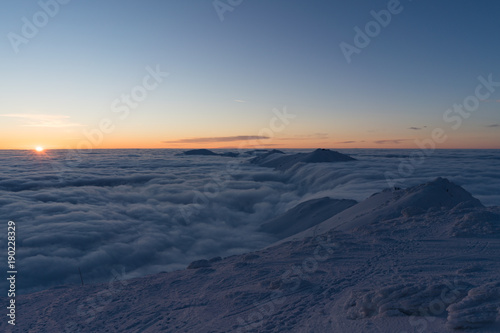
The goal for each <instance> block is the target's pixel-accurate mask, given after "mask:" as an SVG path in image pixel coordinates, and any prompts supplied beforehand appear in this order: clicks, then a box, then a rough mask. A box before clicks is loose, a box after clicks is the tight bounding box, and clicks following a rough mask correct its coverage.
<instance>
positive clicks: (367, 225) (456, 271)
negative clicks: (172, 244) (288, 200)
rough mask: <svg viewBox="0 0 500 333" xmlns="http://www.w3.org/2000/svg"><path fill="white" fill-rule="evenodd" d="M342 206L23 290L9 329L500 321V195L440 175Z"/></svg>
mask: <svg viewBox="0 0 500 333" xmlns="http://www.w3.org/2000/svg"><path fill="white" fill-rule="evenodd" d="M327 200H328V199H327ZM327 200H325V199H316V200H315V201H310V202H306V203H304V204H301V205H299V206H297V207H295V208H293V209H292V210H291V212H292V213H293V214H290V215H288V216H289V218H290V219H291V222H293V223H291V224H292V225H295V224H299V226H300V227H301V228H302V227H304V225H302V226H301V225H300V222H301V221H302V220H304V217H305V216H307V214H305V213H307V212H311V213H312V212H313V211H318V212H321V211H325V210H326V208H325V207H326V206H323V204H324V202H327ZM329 200H331V199H329ZM329 202H331V203H332V204H333V205H335V204H336V203H338V202H337V201H329ZM316 205H318V206H316ZM356 207H357V208H356ZM339 211H340V212H338V213H337V212H335V211H333V210H332V211H331V212H333V214H335V215H334V216H332V217H329V218H327V219H326V220H325V221H323V222H321V223H319V224H318V223H316V222H317V221H314V223H316V225H314V226H313V227H311V228H309V229H306V230H305V231H302V232H301V233H299V234H297V235H293V236H291V237H289V238H287V239H285V240H281V241H278V242H277V243H275V244H274V245H272V246H270V247H267V248H265V249H262V250H260V251H256V252H252V253H248V254H244V255H238V256H231V257H227V258H223V259H221V258H213V259H209V258H207V260H200V261H197V262H194V263H192V264H191V265H190V267H189V269H185V270H180V271H175V272H171V273H160V274H155V275H151V276H147V277H144V278H137V279H132V280H122V279H121V278H120V276H121V275H120V274H114V275H115V277H114V278H113V279H111V280H110V281H109V282H108V283H105V284H94V285H85V286H83V287H82V286H63V287H58V288H53V289H49V290H45V291H41V292H38V293H33V294H28V295H21V296H19V297H18V298H17V303H16V306H17V309H18V311H17V313H16V314H18V318H17V320H16V327H14V328H12V329H11V331H12V332H27V331H33V332H106V331H108V332H162V331H164V332H400V333H403V332H463V331H465V332H498V331H499V329H500V312H499V311H500V282H499V281H498V276H499V273H500V261H499V260H498V258H499V257H500V207H484V206H483V205H482V204H481V203H480V202H479V201H477V200H476V199H475V198H474V197H473V196H472V195H471V194H469V193H468V192H466V191H465V190H463V189H462V188H461V187H459V186H457V185H455V184H453V183H451V182H449V181H448V180H446V179H442V178H438V179H436V180H434V181H432V182H429V183H426V184H422V185H419V186H415V187H412V188H408V189H392V190H385V191H382V192H380V193H377V194H375V195H373V196H372V197H370V198H368V199H366V200H365V201H362V202H360V203H358V204H355V205H353V206H350V207H348V208H345V209H339ZM325 214H326V213H325ZM294 216H295V217H296V218H295V219H293V217H294ZM339 217H340V218H339ZM312 220H314V219H312ZM310 221H311V220H309V221H308V222H307V223H310ZM282 223H284V222H283V220H278V222H277V223H275V224H271V226H281V225H282ZM306 225H307V224H306ZM110 269H111V268H110ZM114 272H115V273H117V272H120V270H119V269H118V270H116V271H114ZM1 302H5V298H2V299H1ZM4 304H5V303H4ZM9 329H10V328H9V327H8V325H7V323H6V321H5V320H4V321H1V322H0V331H6V332H9Z"/></svg>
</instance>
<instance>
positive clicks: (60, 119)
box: [0, 113, 84, 128]
mask: <svg viewBox="0 0 500 333" xmlns="http://www.w3.org/2000/svg"><path fill="white" fill-rule="evenodd" d="M0 117H7V118H17V119H20V120H22V121H23V122H24V124H23V126H25V127H48V128H65V127H81V126H84V125H82V124H78V123H74V122H71V121H70V117H69V116H64V115H48V114H24V113H11V114H1V115H0Z"/></svg>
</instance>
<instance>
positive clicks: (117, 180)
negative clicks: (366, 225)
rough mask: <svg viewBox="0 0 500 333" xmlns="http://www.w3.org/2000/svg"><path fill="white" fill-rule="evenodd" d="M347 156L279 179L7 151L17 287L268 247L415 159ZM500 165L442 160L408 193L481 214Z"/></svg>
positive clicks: (155, 158) (1, 242)
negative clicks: (306, 206) (274, 224)
mask: <svg viewBox="0 0 500 333" xmlns="http://www.w3.org/2000/svg"><path fill="white" fill-rule="evenodd" d="M342 152H343V153H347V154H351V156H353V157H355V158H357V159H358V161H357V162H349V163H334V164H328V163H318V164H308V165H297V166H296V167H294V168H292V169H291V170H289V171H287V172H286V173H280V172H277V171H273V170H272V169H268V168H263V167H259V166H254V165H251V164H249V163H247V158H244V157H240V158H234V159H227V158H221V157H218V156H215V157H211V156H175V154H176V153H178V151H175V150H117V151H106V150H102V151H96V152H94V153H92V154H87V155H85V156H81V158H76V157H74V156H68V155H67V154H66V152H64V151H49V152H48V153H47V154H46V155H43V154H42V155H40V154H35V153H31V152H27V151H0V160H1V162H2V173H1V175H0V216H1V219H2V220H3V221H4V222H6V221H8V220H13V221H16V223H17V237H18V238H17V256H18V258H17V260H18V271H19V272H22V276H23V278H22V279H21V280H20V281H19V284H18V287H19V288H21V289H22V291H24V292H26V291H32V290H37V289H43V288H47V287H50V286H54V285H60V284H78V283H79V282H80V280H79V279H80V277H79V275H78V268H80V269H81V271H82V273H83V276H84V279H85V281H87V282H97V281H107V280H108V279H109V278H110V277H111V275H110V274H111V270H110V267H111V266H114V265H121V266H123V267H125V271H126V274H127V277H135V276H143V275H147V274H153V273H157V272H160V271H170V270H175V269H181V268H184V267H185V266H186V265H187V264H188V263H189V262H191V261H193V260H196V259H200V258H207V257H214V256H219V255H220V256H229V255H232V254H237V253H242V252H246V251H250V250H254V249H258V248H260V247H263V246H265V245H267V244H269V243H270V242H272V239H270V238H269V236H267V235H265V234H263V233H259V232H257V229H258V227H259V226H260V224H261V223H263V222H265V221H267V220H269V219H270V218H272V217H274V216H276V215H278V214H281V213H283V212H285V211H286V210H288V209H290V208H292V207H294V206H295V205H297V204H299V203H301V202H303V201H306V200H309V199H313V198H320V197H324V196H329V197H332V198H336V199H354V200H357V201H361V200H363V199H365V198H367V197H368V196H370V195H371V194H373V193H374V192H378V191H380V190H382V189H383V188H386V187H387V186H388V185H387V182H386V180H385V176H384V174H385V172H386V171H393V172H397V170H398V167H399V165H400V163H401V161H402V160H404V159H405V158H407V157H408V156H410V153H411V151H408V150H397V151H394V150H342ZM499 160H500V153H499V152H498V151H479V152H478V151H475V152H474V151H439V152H436V153H435V154H434V155H432V156H430V157H429V158H428V159H426V160H425V161H424V162H423V163H422V164H420V165H419V166H418V167H416V169H415V171H414V173H412V174H411V175H410V176H408V177H405V178H404V179H402V182H403V183H404V184H405V185H407V186H411V185H415V184H419V183H423V182H427V181H429V180H431V179H433V178H435V177H437V176H443V177H448V178H450V180H452V181H455V182H456V183H458V184H460V185H463V186H464V187H465V189H466V190H468V191H469V192H471V193H472V194H473V195H474V196H476V197H477V198H478V199H480V200H481V201H482V202H483V203H484V204H486V205H499V204H500V193H499V191H498V189H499V188H500V171H499V170H498V162H499ZM61 164H62V165H63V166H64V168H62V170H63V171H64V172H63V173H62V174H61V173H60V172H59V171H58V170H61V168H60V166H61ZM0 247H2V248H6V239H5V237H2V238H0ZM2 256H5V253H3V254H2ZM4 259H6V258H4V257H1V258H0V260H4ZM4 261H5V260H4ZM4 286H5V283H4V282H2V284H1V285H0V287H4Z"/></svg>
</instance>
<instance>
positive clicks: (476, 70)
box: [0, 0, 500, 150]
mask: <svg viewBox="0 0 500 333" xmlns="http://www.w3.org/2000/svg"><path fill="white" fill-rule="evenodd" d="M499 11H500V3H498V1H493V0H489V1H482V2H481V3H480V4H478V3H474V2H466V1H452V0H445V1H439V2H434V1H424V0H419V1H417V0H414V1H411V0H404V1H400V2H399V1H395V0H391V1H360V0H354V1H319V0H312V1H290V0H276V1H267V0H252V1H250V0H220V1H219V0H216V1H189V2H188V1H182V0H172V1H160V0H155V1H153V0H149V1H132V0H120V1H118V0H112V1H95V0H89V1H79V0H71V1H68V0H41V1H39V2H37V1H26V0H17V1H13V0H10V1H6V2H5V3H4V4H3V10H2V11H1V13H0V36H1V38H0V56H1V60H2V61H1V62H0V70H1V73H2V76H1V77H0V89H1V91H2V104H1V106H0V149H34V148H35V147H37V146H41V147H44V148H47V149H80V150H90V149H105V148H182V149H185V148H235V147H249V148H252V147H262V148H265V147H273V148H318V147H321V148H418V147H421V146H425V145H426V144H427V145H430V144H431V143H430V142H432V144H433V145H435V146H436V148H495V149H497V148H500V140H499V139H500V114H499V108H500V71H499V69H498V59H499V58H500V48H499V46H498V41H497V39H496V36H498V34H499V32H500V21H499V20H498V17H497V16H498V12H499Z"/></svg>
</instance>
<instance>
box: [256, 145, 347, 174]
mask: <svg viewBox="0 0 500 333" xmlns="http://www.w3.org/2000/svg"><path fill="white" fill-rule="evenodd" d="M355 160H356V159H354V158H352V157H350V156H348V155H345V154H342V153H339V152H336V151H332V150H330V149H316V150H315V151H313V152H311V153H297V154H292V155H287V154H284V153H283V152H282V151H279V150H272V151H270V152H268V153H266V154H263V155H260V156H257V157H255V158H253V159H252V160H250V163H253V164H258V165H260V166H264V167H269V168H275V169H276V170H280V171H285V170H288V169H290V168H292V167H293V166H294V165H296V164H297V163H325V162H329V163H332V162H349V161H355Z"/></svg>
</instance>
